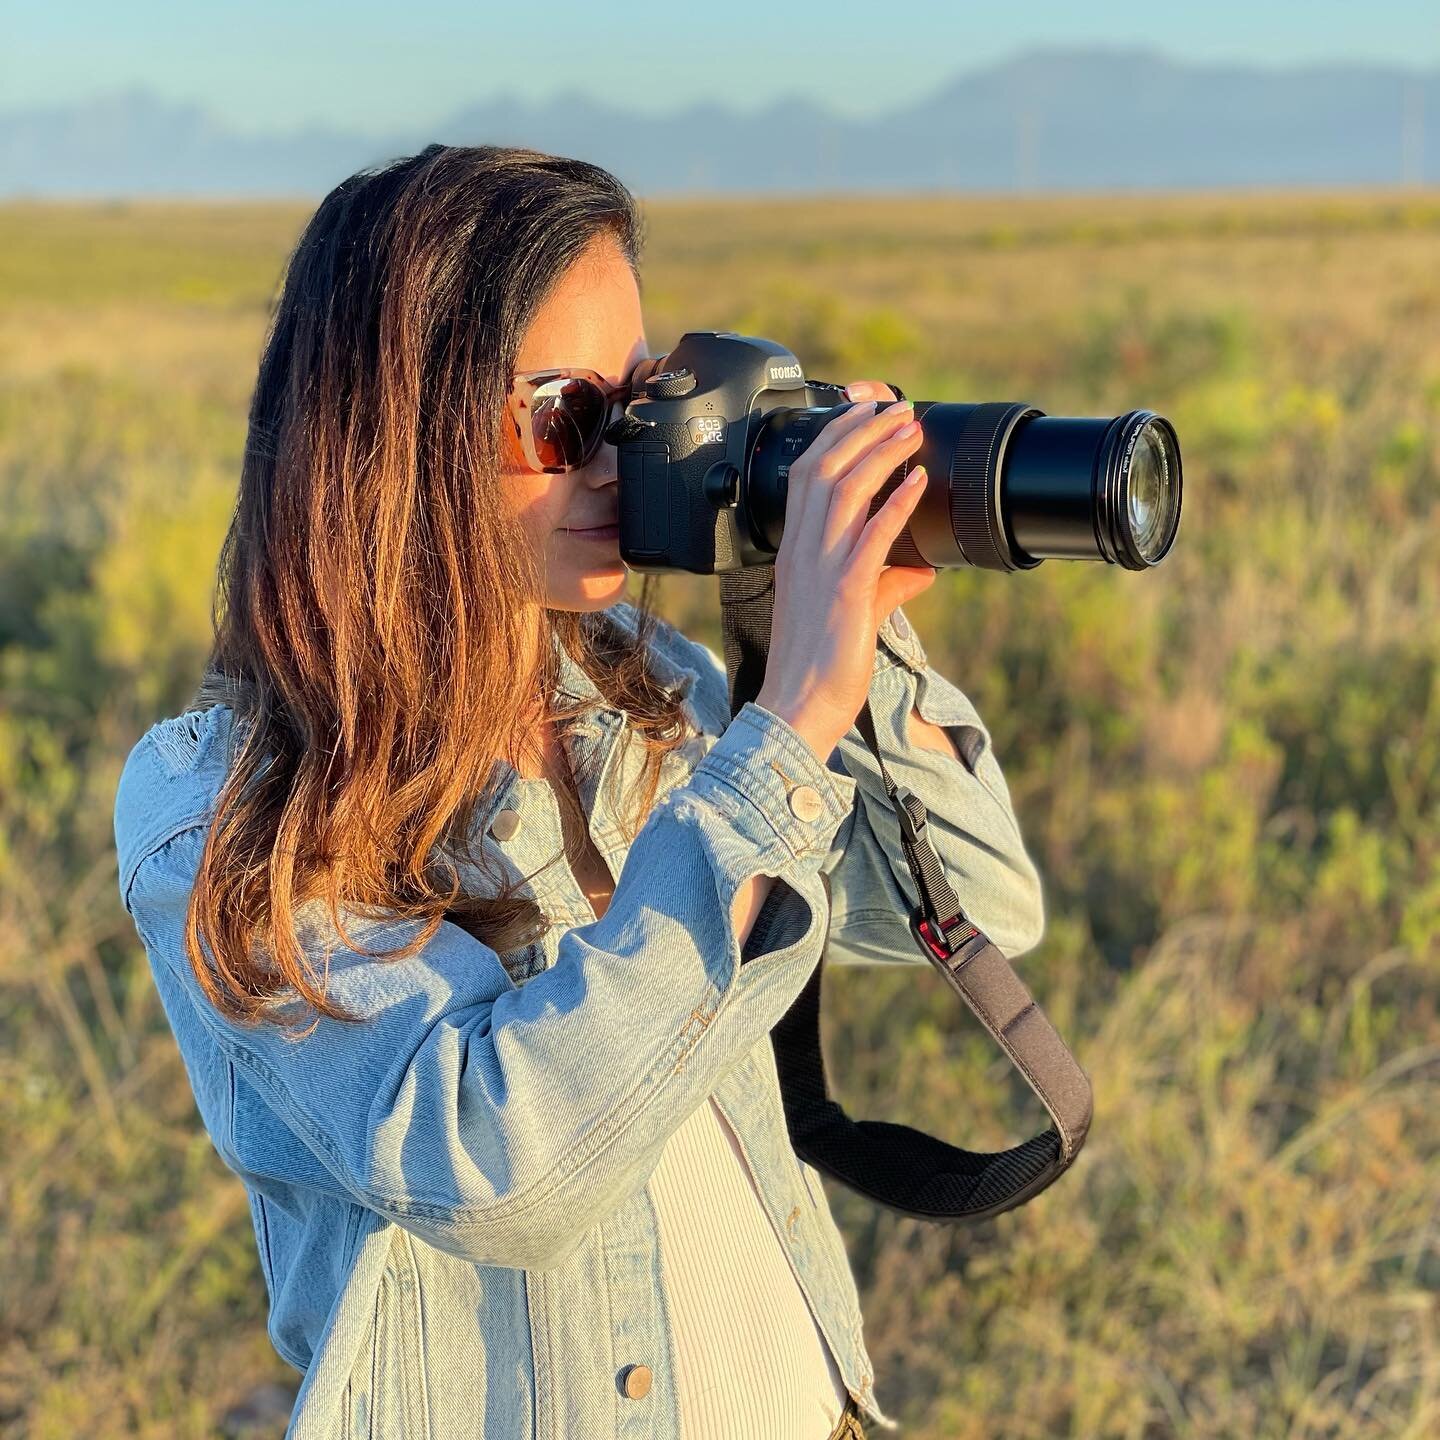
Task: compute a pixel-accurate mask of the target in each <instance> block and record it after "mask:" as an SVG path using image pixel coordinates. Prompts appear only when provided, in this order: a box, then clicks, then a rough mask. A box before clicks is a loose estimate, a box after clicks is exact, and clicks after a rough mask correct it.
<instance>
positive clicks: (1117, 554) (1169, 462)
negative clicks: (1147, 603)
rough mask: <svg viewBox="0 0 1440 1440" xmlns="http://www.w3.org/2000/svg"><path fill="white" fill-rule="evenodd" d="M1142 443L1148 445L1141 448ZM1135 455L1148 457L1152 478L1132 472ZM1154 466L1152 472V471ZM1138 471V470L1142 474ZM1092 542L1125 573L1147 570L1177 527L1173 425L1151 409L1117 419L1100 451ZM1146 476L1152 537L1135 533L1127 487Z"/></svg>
mask: <svg viewBox="0 0 1440 1440" xmlns="http://www.w3.org/2000/svg"><path fill="white" fill-rule="evenodd" d="M1142 441H1148V442H1149V444H1148V445H1146V446H1142V444H1141V442H1142ZM1137 452H1138V453H1140V454H1142V455H1145V456H1147V457H1148V463H1149V465H1150V468H1151V469H1152V470H1155V473H1154V474H1150V475H1145V476H1142V473H1137V465H1136V455H1137ZM1156 467H1158V469H1157V468H1156ZM1143 469H1144V467H1143V466H1142V467H1140V470H1141V471H1143ZM1098 478H1099V493H1098V495H1097V500H1098V502H1099V503H1098V504H1097V506H1096V515H1095V518H1096V538H1097V539H1098V540H1099V541H1100V546H1101V554H1102V556H1103V558H1104V559H1106V560H1109V561H1110V562H1111V563H1112V564H1119V565H1122V566H1124V567H1125V569H1127V570H1148V569H1149V568H1150V567H1151V566H1152V565H1157V564H1159V562H1160V561H1161V560H1162V559H1163V558H1164V557H1165V554H1166V552H1167V551H1168V550H1169V549H1170V546H1171V545H1172V544H1173V543H1174V540H1175V535H1176V532H1177V531H1178V529H1179V527H1180V499H1181V488H1180V487H1181V478H1180V446H1179V442H1178V441H1177V439H1176V437H1175V429H1174V426H1172V425H1171V424H1170V422H1169V421H1168V420H1166V419H1165V418H1164V416H1162V415H1157V414H1156V413H1155V412H1154V411H1153V410H1131V411H1129V412H1128V413H1127V414H1124V415H1119V416H1117V417H1116V418H1115V420H1114V422H1113V423H1112V425H1111V428H1110V431H1109V433H1108V434H1107V435H1106V437H1105V443H1104V444H1103V445H1102V447H1101V454H1100V473H1099V477H1098ZM1142 478H1148V480H1149V481H1150V485H1151V488H1152V489H1153V491H1154V493H1153V495H1151V496H1150V499H1149V503H1150V504H1151V505H1152V506H1154V507H1156V509H1157V512H1158V513H1156V514H1155V515H1154V516H1153V517H1152V520H1153V525H1154V528H1155V534H1154V535H1148V534H1142V535H1141V537H1140V540H1142V541H1143V542H1144V544H1143V548H1142V545H1141V544H1140V543H1138V542H1137V536H1136V533H1135V528H1134V527H1135V523H1136V509H1135V501H1136V499H1137V497H1136V496H1134V495H1132V487H1134V486H1135V485H1137V484H1140V483H1142Z"/></svg>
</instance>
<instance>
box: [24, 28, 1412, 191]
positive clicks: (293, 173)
mask: <svg viewBox="0 0 1440 1440" xmlns="http://www.w3.org/2000/svg"><path fill="white" fill-rule="evenodd" d="M1427 131H1428V133H1427ZM432 140H444V141H448V142H451V143H457V144H458V143H465V144H476V143H482V142H488V143H494V144H525V145H532V146H535V147H536V148H538V149H542V150H552V151H557V152H560V153H563V154H569V155H576V156H580V157H583V158H585V159H589V160H594V161H597V162H598V163H600V164H602V165H605V166H607V167H608V168H609V169H611V170H613V171H614V172H615V173H616V174H617V175H619V176H620V178H621V179H622V180H624V181H625V182H626V183H627V184H629V185H630V186H631V187H632V188H634V189H635V190H637V191H639V192H640V193H643V194H647V195H658V194H665V193H675V192H685V191H751V192H765V191H785V192H788V193H794V192H801V191H816V190H887V189H896V188H901V189H906V190H912V189H961V190H970V189H974V190H1032V189H1033V190H1047V191H1054V190H1094V189H1121V190H1130V189H1188V188H1199V187H1210V186H1249V185H1255V186H1269V185H1352V184H1356V185H1393V184H1397V183H1404V182H1414V183H1428V184H1435V183H1437V182H1440V69H1434V70H1429V71H1406V70H1402V69H1399V68H1395V67H1385V66H1376V65H1349V64H1331V65H1317V66H1307V67H1302V68H1296V69H1290V70H1270V69H1260V68H1258V67H1245V66H1238V65H1192V64H1188V63H1185V62H1182V61H1178V60H1174V59H1170V58H1167V57H1166V56H1164V55H1160V54H1157V53H1155V52H1152V51H1147V50H1074V49H1049V48H1046V49H1035V50H1030V51H1027V52H1025V53H1023V54H1021V55H1018V56H1016V57H1015V58H1013V59H1011V60H1008V61H1006V62H1004V63H1003V64H998V65H994V66H991V67H988V68H986V69H983V70H976V71H972V72H967V73H966V74H963V75H959V76H957V77H956V78H955V79H954V80H952V81H950V82H949V83H947V84H945V85H943V86H941V87H940V88H939V89H938V90H937V91H935V92H934V93H933V94H931V95H930V96H928V97H926V98H923V99H921V100H919V101H918V102H916V103H914V104H909V105H904V106H901V107H898V108H896V109H895V110H892V111H891V112H889V113H888V114H885V115H882V116H879V117H877V118H873V119H868V120H864V121H854V120H850V119H847V118H844V117H841V116H837V115H835V114H833V113H831V112H829V111H827V110H825V109H823V108H821V107H819V106H816V105H813V104H811V103H810V102H808V101H797V100H778V101H777V102H776V103H775V104H773V105H772V106H770V107H769V108H768V109H766V110H764V111H761V112H758V113H755V114H745V113H741V112H736V111H733V110H730V109H728V108H726V107H724V106H721V105H717V104H697V105H694V106H691V107H689V108H687V109H684V110H677V111H675V112H673V113H672V114H670V115H668V116H666V117H664V118H663V119H656V118H653V117H651V116H647V115H640V114H637V113H634V112H631V111H627V110H625V109H624V108H622V107H620V106H617V105H612V104H609V103H607V102H603V101H599V100H594V99H591V98H589V97H587V96H583V95H577V96H576V97H575V98H574V99H573V100H572V101H570V102H569V103H566V104H563V105H562V104H557V103H555V102H553V101H552V102H546V103H541V104H525V103H520V102H516V101H512V100H508V99H506V100H492V101H487V102H484V103H481V104H477V105H474V106H471V107H469V108H467V109H463V110H461V111H459V112H458V113H456V114H454V115H452V116H450V118H449V119H447V120H444V121H442V122H440V123H439V124H434V125H429V126H423V127H417V128H416V129H415V130H413V131H409V132H406V133H398V132H397V133H396V134H395V135H393V136H390V137H387V138H385V139H383V140H376V139H375V138H374V137H372V136H360V135H354V134H349V133H346V132H345V131H343V130H330V129H322V128H307V129H302V130H297V131H295V132H293V133H291V134H287V135H283V136H267V137H263V138H255V137H252V136H245V135H238V134H236V133H234V132H233V131H231V130H229V129H227V128H226V127H225V126H224V125H223V124H221V123H220V122H218V121H217V120H215V119H214V118H213V117H212V116H210V115H209V114H207V113H206V112H205V111H204V110H203V109H200V108H198V107H196V106H190V105H175V104H170V103H167V102H164V101H161V100H157V99H155V98H154V97H153V96H150V95H147V94H145V93H143V92H137V93H130V94H125V95H120V96H117V97H114V98H111V99H107V100H103V101H97V102H95V103H92V104H87V105H80V106H73V107H55V108H47V109H28V110H8V111H6V110H0V195H9V196H15V195H27V194H28V195H106V196H111V195H116V196H118V195H155V194H169V195H287V194H296V195H315V194H320V193H323V192H324V191H325V190H328V189H329V188H330V187H331V186H332V185H334V184H335V183H336V182H337V181H338V180H340V179H342V178H343V177H344V176H345V175H348V174H349V173H351V172H352V171H354V170H356V169H358V168H360V167H361V166H362V165H367V164H371V163H374V162H376V161H380V160H384V159H386V158H389V157H391V156H395V155H402V154H408V153H411V152H413V151H414V150H416V149H418V148H419V147H420V146H422V145H425V144H427V143H428V142H430V141H432ZM897 157H898V163H897Z"/></svg>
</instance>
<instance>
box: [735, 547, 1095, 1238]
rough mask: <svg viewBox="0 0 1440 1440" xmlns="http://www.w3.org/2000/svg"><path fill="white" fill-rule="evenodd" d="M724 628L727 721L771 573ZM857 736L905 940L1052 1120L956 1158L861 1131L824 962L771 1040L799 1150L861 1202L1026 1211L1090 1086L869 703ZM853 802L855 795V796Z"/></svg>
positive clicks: (1059, 1158) (764, 569) (1080, 1132)
mask: <svg viewBox="0 0 1440 1440" xmlns="http://www.w3.org/2000/svg"><path fill="white" fill-rule="evenodd" d="M719 580H720V601H721V628H722V635H723V638H724V645H725V669H726V673H727V675H728V677H729V681H730V713H731V714H732V715H734V714H736V713H737V712H738V711H739V710H740V709H741V708H742V707H743V706H744V704H745V702H746V701H747V700H753V699H754V698H755V696H756V694H757V693H758V692H759V689H760V684H761V682H762V680H763V679H764V676H765V662H766V657H767V654H768V652H769V646H770V627H771V620H772V614H773V605H774V584H775V569H774V566H773V565H748V566H743V567H742V568H740V569H738V570H727V571H721V572H720V574H719ZM856 726H857V728H858V729H859V731H860V734H861V736H862V737H863V738H864V740H865V743H866V744H867V745H868V746H869V747H870V750H871V752H872V753H873V754H874V756H875V759H876V761H877V762H878V763H879V766H880V775H881V778H882V779H883V780H884V782H885V793H886V794H887V795H888V796H889V797H890V802H891V804H892V805H893V806H894V807H895V814H896V817H897V819H898V820H899V823H900V836H901V843H902V846H903V848H904V853H905V863H906V865H907V866H908V867H909V870H910V878H911V880H912V881H913V882H914V886H915V891H916V894H917V897H918V899H917V903H916V905H915V907H914V909H913V910H912V911H911V914H910V932H911V934H912V935H913V936H914V938H915V943H916V945H917V946H918V947H919V949H920V952H921V954H923V955H924V956H925V957H926V959H928V960H929V961H930V963H931V964H932V965H933V966H934V967H935V969H936V970H938V971H939V972H940V974H941V975H942V976H943V977H944V979H945V982H946V984H948V985H949V986H950V988H951V989H952V990H954V991H955V992H956V993H957V994H958V995H959V996H960V998H961V999H962V1000H963V1001H964V1002H965V1003H966V1005H968V1006H969V1007H970V1010H971V1011H972V1012H973V1014H974V1015H975V1017H976V1018H977V1019H978V1020H979V1021H980V1023H981V1024H982V1025H984V1027H985V1028H986V1029H987V1030H988V1031H989V1032H990V1034H991V1036H992V1037H993V1038H994V1040H995V1042H996V1044H998V1045H999V1046H1000V1048H1001V1049H1002V1050H1003V1051H1004V1052H1005V1054H1006V1056H1008V1058H1009V1060H1010V1062H1011V1064H1012V1065H1014V1066H1015V1068H1016V1069H1017V1070H1019V1071H1020V1073H1021V1074H1022V1075H1023V1076H1024V1077H1025V1079H1026V1081H1027V1083H1028V1084H1029V1086H1030V1088H1031V1089H1032V1090H1033V1091H1034V1092H1035V1094H1036V1095H1038V1096H1039V1097H1040V1101H1041V1103H1042V1104H1043V1105H1044V1106H1045V1108H1046V1110H1047V1111H1048V1112H1049V1114H1050V1119H1051V1121H1052V1125H1051V1127H1050V1128H1049V1129H1047V1130H1044V1131H1042V1132H1041V1133H1040V1134H1039V1135H1036V1136H1035V1137H1034V1138H1033V1139H1030V1140H1027V1141H1025V1142H1024V1144H1021V1145H1016V1146H1014V1147H1013V1148H1012V1149H1009V1150H1001V1151H998V1152H995V1153H985V1152H975V1151H969V1150H961V1149H958V1148H957V1147H956V1146H954V1145H950V1144H948V1143H946V1142H945V1141H943V1140H938V1139H936V1138H935V1137H934V1136H933V1135H927V1134H925V1133H924V1132H923V1131H920V1130H914V1129H912V1128H911V1127H910V1126H908V1125H897V1124H891V1123H890V1122H888V1121H883V1120H858V1121H857V1120H852V1119H851V1118H850V1116H849V1115H847V1114H846V1113H845V1110H844V1109H843V1107H842V1106H841V1105H840V1104H839V1103H838V1102H837V1101H835V1100H834V1099H832V1098H831V1095H830V1090H829V1085H828V1083H827V1081H826V1077H825V1057H824V1054H823V1052H822V1049H821V1043H820V1000H821V994H822V987H823V984H824V973H825V964H824V959H823V957H822V959H821V963H820V964H818V965H817V966H816V967H815V970H814V973H813V974H812V975H811V976H810V979H809V981H808V982H807V983H806V985H805V988H804V990H802V991H801V993H800V995H799V996H798V997H797V998H796V1000H795V1003H794V1004H793V1005H791V1007H790V1009H789V1010H788V1011H787V1012H786V1013H785V1015H784V1016H783V1017H782V1019H781V1020H780V1023H779V1024H778V1025H776V1027H775V1028H774V1030H772V1031H771V1036H770V1038H771V1041H772V1043H773V1045H774V1047H775V1063H776V1069H777V1071H778V1073H779V1077H780V1093H781V1097H782V1099H783V1100H784V1104H785V1121H786V1125H787V1127H788V1129H789V1132H790V1142H791V1144H792V1145H793V1146H794V1148H795V1151H796V1153H797V1154H799V1155H800V1156H801V1158H802V1159H804V1160H806V1161H808V1162H809V1163H810V1164H811V1165H813V1166H815V1167H816V1169H818V1170H822V1171H824V1172H825V1173H826V1174H827V1175H830V1176H832V1177H834V1178H835V1179H836V1180H838V1181H840V1183H841V1184H842V1185H847V1186H849V1187H850V1189H852V1190H854V1191H856V1192H858V1193H859V1194H861V1195H864V1196H866V1197H867V1198H869V1199H871V1200H873V1201H875V1202H877V1203H878V1204H881V1205H885V1206H888V1207H889V1208H890V1209H892V1210H898V1211H900V1212H901V1213H902V1214H905V1215H913V1216H917V1217H919V1218H921V1219H926V1220H937V1221H945V1220H948V1221H961V1220H965V1221H971V1220H983V1219H988V1218H989V1217H990V1216H992V1215H998V1214H1000V1213H1001V1212H1002V1211H1005V1210H1009V1209H1012V1208H1014V1207H1015V1206H1017V1205H1022V1204H1024V1203H1025V1201H1027V1200H1029V1199H1031V1198H1032V1197H1033V1196H1035V1195H1038V1194H1039V1193H1040V1192H1041V1191H1042V1190H1044V1189H1045V1188H1046V1187H1047V1186H1048V1185H1050V1184H1051V1183H1052V1182H1053V1181H1055V1180H1056V1179H1058V1178H1059V1176H1060V1175H1061V1174H1063V1173H1064V1171H1066V1170H1067V1169H1069V1167H1070V1165H1071V1163H1072V1162H1073V1161H1074V1159H1075V1157H1076V1155H1078V1154H1079V1153H1080V1147H1081V1146H1082V1145H1083V1144H1084V1143H1085V1136H1086V1133H1087V1131H1088V1130H1089V1128H1090V1114H1091V1095H1090V1082H1089V1080H1088V1079H1087V1077H1086V1075H1085V1072H1084V1071H1083V1070H1082V1069H1081V1068H1080V1066H1079V1065H1078V1064H1077V1063H1076V1060H1075V1057H1074V1056H1073V1055H1072V1054H1071V1053H1070V1051H1069V1050H1068V1049H1067V1048H1066V1045H1065V1042H1064V1041H1063V1040H1062V1039H1061V1038H1060V1036H1059V1035H1058V1034H1057V1033H1056V1031H1055V1027H1054V1026H1053V1025H1052V1024H1051V1023H1050V1021H1049V1020H1048V1019H1047V1018H1046V1016H1045V1012H1044V1011H1043V1010H1041V1008H1040V1006H1039V1005H1037V1004H1036V1003H1035V1000H1034V999H1033V998H1032V996H1031V994H1030V991H1029V990H1028V989H1027V988H1026V986H1025V984H1024V982H1023V981H1022V980H1021V979H1020V977H1019V976H1018V975H1016V973H1015V971H1014V970H1013V969H1012V968H1011V965H1010V962H1009V961H1008V960H1007V959H1006V958H1005V956H1004V955H1003V954H1002V953H1001V952H1000V950H999V949H998V948H997V947H996V946H995V944H994V943H993V942H992V941H991V940H990V939H989V937H988V936H987V935H985V934H984V932H983V931H981V930H980V929H978V928H977V927H976V925H975V924H974V923H973V922H972V921H971V920H969V919H967V918H966V916H965V913H964V911H963V910H962V909H961V906H960V902H959V900H958V899H957V898H956V896H955V892H954V891H953V890H952V889H951V887H950V884H949V882H948V881H947V880H946V878H945V874H944V871H943V869H942V868H941V866H940V863H939V860H938V858H937V856H936V854H935V850H934V847H933V846H932V845H931V844H930V841H929V838H928V836H927V834H926V824H927V817H926V812H925V806H924V803H923V802H922V801H921V800H920V797H919V796H918V795H913V794H911V793H910V792H909V791H907V790H901V789H899V788H898V787H897V786H896V785H895V783H894V781H893V780H892V779H891V777H890V773H889V771H887V770H886V768H885V760H884V757H883V756H882V755H881V754H880V747H879V744H878V742H877V740H876V736H875V722H874V717H873V716H872V714H871V712H870V702H869V700H868V699H867V700H866V702H865V705H864V707H863V709H862V710H861V711H860V714H859V716H858V717H857V719H856ZM857 803H859V801H858V797H857ZM784 893H785V892H784V891H783V889H782V888H781V887H780V886H772V887H771V890H770V894H769V896H768V897H767V898H766V901H765V904H764V905H763V906H762V907H761V910H760V914H759V915H758V916H757V918H756V921H755V924H754V926H753V927H752V929H751V932H750V936H749V939H748V940H747V942H746V948H747V950H749V949H751V948H752V947H753V948H755V949H757V950H758V949H760V948H762V947H763V946H764V944H765V937H766V935H767V933H768V931H769V929H770V927H771V925H772V924H773V922H774V920H775V918H776V916H777V915H778V913H779V905H780V902H781V900H782V899H783V896H784Z"/></svg>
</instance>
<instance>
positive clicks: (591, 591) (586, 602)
mask: <svg viewBox="0 0 1440 1440" xmlns="http://www.w3.org/2000/svg"><path fill="white" fill-rule="evenodd" d="M629 574H630V572H629V570H627V569H626V567H625V566H624V565H623V564H621V562H620V560H619V558H618V557H617V558H616V560H615V564H614V567H613V568H611V567H609V566H599V565H597V566H595V567H594V568H593V569H589V570H586V571H584V572H583V573H582V574H579V575H574V576H572V577H571V578H570V580H569V581H568V583H566V584H565V585H564V586H562V587H561V588H560V589H559V590H558V591H557V590H556V589H555V588H554V587H552V589H551V598H550V608H551V609H552V610H604V609H606V608H607V607H608V606H611V605H613V604H615V602H616V601H617V600H623V599H624V598H625V580H626V577H627V576H628V575H629Z"/></svg>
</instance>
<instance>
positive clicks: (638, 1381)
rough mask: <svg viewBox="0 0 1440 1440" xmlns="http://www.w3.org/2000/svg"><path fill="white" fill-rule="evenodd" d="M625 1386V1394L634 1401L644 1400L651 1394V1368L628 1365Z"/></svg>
mask: <svg viewBox="0 0 1440 1440" xmlns="http://www.w3.org/2000/svg"><path fill="white" fill-rule="evenodd" d="M624 1386H625V1393H626V1394H627V1395H628V1396H629V1397H630V1398H631V1399H632V1400H643V1399H644V1398H645V1397H646V1396H647V1395H648V1394H649V1393H650V1367H649V1366H648V1365H627V1366H626V1367H625V1380H624Z"/></svg>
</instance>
